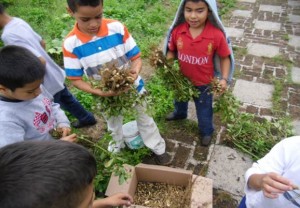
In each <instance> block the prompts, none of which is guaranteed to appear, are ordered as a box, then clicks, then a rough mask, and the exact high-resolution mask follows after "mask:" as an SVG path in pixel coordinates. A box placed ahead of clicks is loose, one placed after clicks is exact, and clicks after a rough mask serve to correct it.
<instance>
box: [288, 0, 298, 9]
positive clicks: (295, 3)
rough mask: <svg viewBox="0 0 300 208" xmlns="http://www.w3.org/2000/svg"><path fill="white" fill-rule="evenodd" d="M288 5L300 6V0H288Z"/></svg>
mask: <svg viewBox="0 0 300 208" xmlns="http://www.w3.org/2000/svg"><path fill="white" fill-rule="evenodd" d="M288 5H289V6H291V7H300V1H299V0H295V1H288Z"/></svg>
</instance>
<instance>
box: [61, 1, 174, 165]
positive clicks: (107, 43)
mask: <svg viewBox="0 0 300 208" xmlns="http://www.w3.org/2000/svg"><path fill="white" fill-rule="evenodd" d="M67 3H68V12H69V13H70V15H71V16H72V17H74V18H75V20H76V24H75V26H74V28H73V30H72V31H71V32H70V33H69V34H68V36H67V37H66V39H65V41H64V43H63V54H64V64H65V71H66V75H67V77H68V78H69V79H70V80H71V81H72V83H73V85H74V86H75V87H77V88H78V89H80V90H82V91H85V92H87V93H91V94H93V95H96V96H117V94H116V93H114V92H104V91H101V90H100V89H94V88H93V87H92V86H91V85H90V84H89V83H87V82H85V81H84V80H83V79H82V76H83V74H85V75H86V76H87V77H88V78H89V79H94V80H100V79H101V77H100V75H99V74H100V73H99V71H101V70H103V69H104V67H103V66H104V65H107V64H110V63H118V67H124V66H129V67H130V76H132V77H133V78H134V80H135V86H136V89H137V91H138V92H139V93H140V94H142V93H143V92H144V91H145V89H144V82H143V80H142V78H141V77H140V76H139V72H140V70H141V67H142V59H141V57H140V49H139V48H138V46H137V45H136V43H135V40H134V39H133V38H132V36H131V35H130V33H129V32H128V30H127V28H126V27H125V26H124V25H123V24H121V23H120V22H119V21H116V20H111V19H105V18H103V0H67ZM135 109H136V110H137V111H138V117H137V125H138V130H139V132H140V134H141V137H142V139H143V141H144V144H145V145H146V146H147V147H148V148H150V149H151V150H152V151H153V152H154V154H155V155H156V157H155V159H156V162H157V164H161V165H167V164H169V162H170V156H169V155H168V154H167V153H166V151H165V149H166V144H165V141H164V139H163V138H162V137H161V135H160V133H159V131H158V128H157V126H156V124H155V122H154V120H153V118H152V117H149V116H148V115H147V114H146V113H145V108H144V107H143V106H141V105H136V106H135ZM106 121H107V126H108V130H110V131H111V132H112V136H113V139H114V141H115V142H114V143H111V144H110V145H109V148H108V149H109V150H110V151H112V152H119V151H120V150H121V148H123V147H124V140H123V132H122V124H123V117H122V115H120V116H117V117H109V118H106Z"/></svg>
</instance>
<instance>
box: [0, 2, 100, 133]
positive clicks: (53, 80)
mask: <svg viewBox="0 0 300 208" xmlns="http://www.w3.org/2000/svg"><path fill="white" fill-rule="evenodd" d="M0 28H1V29H3V33H2V35H1V39H2V40H3V42H4V44H5V45H19V46H22V47H25V48H27V49H28V50H30V51H31V52H32V53H33V54H35V55H36V56H37V57H39V59H40V60H41V61H42V63H43V64H45V65H46V75H45V78H44V81H43V85H44V86H45V88H46V89H47V90H48V92H50V93H51V95H52V96H53V97H54V102H56V103H59V104H60V106H61V107H62V108H63V109H65V110H67V111H68V112H70V113H71V114H72V115H73V116H74V117H75V118H77V120H76V121H74V122H73V123H72V126H73V127H74V128H81V127H85V126H90V125H94V124H96V119H95V118H94V116H93V115H92V114H91V113H90V112H88V111H86V110H85V109H84V108H83V106H82V105H81V104H80V103H79V102H78V101H77V100H76V98H75V97H74V96H73V95H72V94H71V93H70V92H69V90H68V88H67V87H66V86H65V85H64V81H65V72H64V71H63V70H62V69H61V68H60V67H59V66H58V65H57V64H56V63H55V62H54V61H53V60H52V58H51V57H50V56H49V55H48V54H47V52H46V51H45V48H46V45H45V42H44V41H43V40H42V38H41V37H40V36H39V35H38V34H37V33H36V32H35V31H34V30H33V29H32V28H31V27H30V25H28V24H27V23H26V22H25V21H24V20H22V19H20V18H17V17H11V16H9V14H7V13H6V12H5V10H4V7H3V5H1V4H0Z"/></svg>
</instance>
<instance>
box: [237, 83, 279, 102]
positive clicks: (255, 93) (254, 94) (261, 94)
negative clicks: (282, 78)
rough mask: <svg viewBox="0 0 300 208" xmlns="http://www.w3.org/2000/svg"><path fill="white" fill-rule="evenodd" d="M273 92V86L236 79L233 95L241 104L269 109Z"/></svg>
mask: <svg viewBox="0 0 300 208" xmlns="http://www.w3.org/2000/svg"><path fill="white" fill-rule="evenodd" d="M273 91H274V86H273V85H269V84H262V83H256V82H249V81H246V80H241V79H238V80H237V81H236V83H235V86H234V89H233V94H234V96H236V97H237V99H238V100H240V101H241V102H243V103H247V104H252V105H256V106H259V107H264V108H271V107H272V93H273Z"/></svg>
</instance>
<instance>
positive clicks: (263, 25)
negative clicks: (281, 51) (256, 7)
mask: <svg viewBox="0 0 300 208" xmlns="http://www.w3.org/2000/svg"><path fill="white" fill-rule="evenodd" d="M254 27H255V28H256V29H261V30H273V31H279V30H280V27H281V24H280V23H277V22H269V21H256V22H255V25H254Z"/></svg>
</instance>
